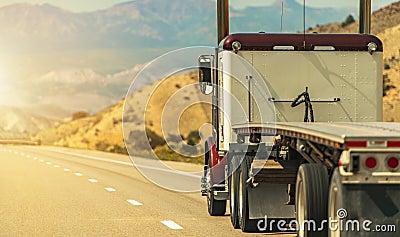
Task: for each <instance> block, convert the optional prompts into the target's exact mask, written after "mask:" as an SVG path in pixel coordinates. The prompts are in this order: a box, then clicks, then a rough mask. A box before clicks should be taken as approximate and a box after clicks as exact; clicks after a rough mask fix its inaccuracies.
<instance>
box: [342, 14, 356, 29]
mask: <svg viewBox="0 0 400 237" xmlns="http://www.w3.org/2000/svg"><path fill="white" fill-rule="evenodd" d="M355 21H356V20H355V19H354V17H353V16H352V15H351V14H350V15H348V16H347V17H346V19H345V20H344V21H343V22H342V27H346V26H348V25H350V24H351V23H353V22H355Z"/></svg>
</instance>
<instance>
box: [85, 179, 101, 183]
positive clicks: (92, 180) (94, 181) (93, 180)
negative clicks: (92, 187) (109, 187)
mask: <svg viewBox="0 0 400 237" xmlns="http://www.w3.org/2000/svg"><path fill="white" fill-rule="evenodd" d="M88 181H89V182H91V183H97V182H99V181H97V180H95V179H88Z"/></svg>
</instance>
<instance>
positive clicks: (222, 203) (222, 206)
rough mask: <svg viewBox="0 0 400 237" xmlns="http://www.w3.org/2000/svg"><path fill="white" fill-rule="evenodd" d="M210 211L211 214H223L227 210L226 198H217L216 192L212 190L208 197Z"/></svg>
mask: <svg viewBox="0 0 400 237" xmlns="http://www.w3.org/2000/svg"><path fill="white" fill-rule="evenodd" d="M207 203H208V213H209V214H210V215H211V216H223V215H225V211H226V200H215V198H214V192H213V191H211V192H210V194H209V196H208V197H207Z"/></svg>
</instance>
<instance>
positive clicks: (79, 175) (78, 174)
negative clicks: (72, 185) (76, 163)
mask: <svg viewBox="0 0 400 237" xmlns="http://www.w3.org/2000/svg"><path fill="white" fill-rule="evenodd" d="M74 175H76V176H78V177H81V176H83V174H81V173H75V174H74Z"/></svg>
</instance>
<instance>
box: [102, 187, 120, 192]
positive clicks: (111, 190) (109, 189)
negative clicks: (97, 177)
mask: <svg viewBox="0 0 400 237" xmlns="http://www.w3.org/2000/svg"><path fill="white" fill-rule="evenodd" d="M104 189H105V190H107V191H109V192H115V191H117V190H115V189H113V188H104Z"/></svg>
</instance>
